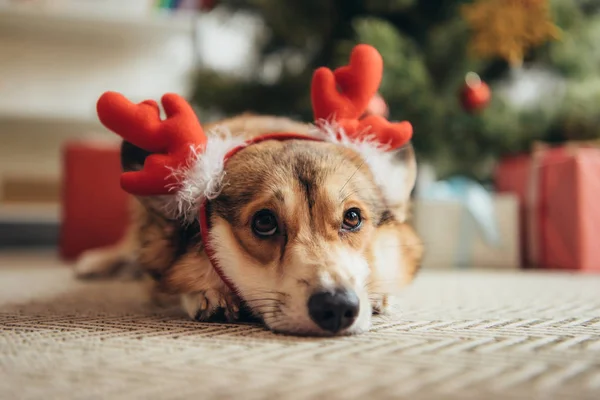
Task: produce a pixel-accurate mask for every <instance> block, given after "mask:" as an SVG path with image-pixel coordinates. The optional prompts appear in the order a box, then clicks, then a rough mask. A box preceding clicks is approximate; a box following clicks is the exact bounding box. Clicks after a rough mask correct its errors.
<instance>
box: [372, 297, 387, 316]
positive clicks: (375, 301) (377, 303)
mask: <svg viewBox="0 0 600 400" xmlns="http://www.w3.org/2000/svg"><path fill="white" fill-rule="evenodd" d="M371 308H372V309H373V314H386V313H387V312H388V311H389V309H390V299H389V296H388V295H385V294H384V295H381V296H377V297H375V298H372V299H371Z"/></svg>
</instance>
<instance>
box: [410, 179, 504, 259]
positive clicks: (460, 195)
mask: <svg viewBox="0 0 600 400" xmlns="http://www.w3.org/2000/svg"><path fill="white" fill-rule="evenodd" d="M419 197H420V198H424V199H429V200H442V201H456V202H459V203H460V204H461V205H462V206H463V209H464V210H465V212H466V218H462V219H461V227H460V232H459V235H460V236H459V248H458V250H457V255H456V260H455V262H456V264H457V265H458V266H467V265H468V264H469V261H470V254H471V244H472V243H473V240H474V238H475V236H476V235H477V229H479V231H480V233H481V235H482V237H483V239H484V240H485V242H486V243H487V244H489V245H490V246H493V247H497V246H500V244H501V240H500V232H499V228H498V222H497V220H496V210H495V207H494V198H493V195H492V193H490V192H489V191H488V190H486V189H485V188H484V187H483V186H482V185H481V184H479V183H478V182H476V181H474V180H472V179H468V178H465V177H462V176H457V177H453V178H450V179H447V180H443V181H436V182H433V183H430V184H429V185H427V186H426V187H425V188H423V190H422V191H421V193H420V195H419Z"/></svg>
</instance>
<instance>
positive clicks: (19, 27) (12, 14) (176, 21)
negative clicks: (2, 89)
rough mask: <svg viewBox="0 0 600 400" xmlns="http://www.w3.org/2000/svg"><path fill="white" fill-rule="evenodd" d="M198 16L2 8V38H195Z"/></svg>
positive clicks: (0, 30)
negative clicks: (172, 36)
mask: <svg viewBox="0 0 600 400" xmlns="http://www.w3.org/2000/svg"><path fill="white" fill-rule="evenodd" d="M195 20H196V14H194V13H192V12H180V13H152V12H151V11H150V10H149V11H148V13H147V14H132V13H129V14H128V13H125V14H119V13H117V12H114V11H110V12H109V11H102V12H100V11H97V12H81V11H76V12H75V11H69V10H68V9H65V10H63V9H55V8H40V7H36V8H34V7H32V6H22V5H21V6H19V5H1V4H0V35H2V34H10V35H19V36H22V35H35V36H38V37H42V38H45V37H47V36H48V35H50V36H56V35H62V36H70V37H73V35H76V36H77V37H81V36H85V37H88V38H89V37H90V36H95V37H98V38H108V37H116V38H119V39H122V40H127V39H132V38H137V39H146V40H147V39H148V37H149V36H151V37H156V36H168V35H173V34H187V35H189V34H191V33H193V30H194V23H195Z"/></svg>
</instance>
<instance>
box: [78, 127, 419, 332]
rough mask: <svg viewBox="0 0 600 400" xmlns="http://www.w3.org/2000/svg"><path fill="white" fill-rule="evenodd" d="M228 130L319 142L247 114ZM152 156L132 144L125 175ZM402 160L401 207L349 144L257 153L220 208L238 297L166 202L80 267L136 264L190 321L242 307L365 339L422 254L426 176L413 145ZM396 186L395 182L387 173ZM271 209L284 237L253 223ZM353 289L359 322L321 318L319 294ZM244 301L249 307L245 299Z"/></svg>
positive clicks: (216, 227)
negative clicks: (418, 191)
mask: <svg viewBox="0 0 600 400" xmlns="http://www.w3.org/2000/svg"><path fill="white" fill-rule="evenodd" d="M216 125H218V126H220V127H221V129H223V128H225V129H227V130H228V131H229V132H231V134H232V135H233V136H234V137H235V136H243V137H244V138H245V139H247V138H250V137H253V136H256V135H260V134H264V133H268V132H282V131H286V132H290V131H292V132H298V133H306V134H310V133H309V131H310V129H313V128H312V127H311V126H309V125H305V124H300V123H296V122H294V121H291V120H288V119H284V118H275V117H263V116H253V115H242V116H239V117H236V118H233V119H228V120H224V121H220V122H219V123H218V124H213V126H206V127H205V131H206V132H209V134H210V132H211V131H212V130H213V128H215V126H216ZM146 155H147V153H145V152H144V151H143V150H141V149H138V148H136V147H134V146H132V145H130V144H128V143H124V144H123V148H122V163H123V168H124V169H125V170H137V169H140V168H141V166H142V165H143V161H144V159H145V157H146ZM394 157H395V158H394V159H393V163H394V168H395V169H396V170H397V171H400V174H396V175H395V176H394V177H393V178H392V176H393V175H391V174H390V175H388V176H390V178H389V179H394V182H389V184H390V185H392V186H393V187H392V190H393V191H394V192H395V193H396V196H395V198H394V200H393V201H390V197H389V196H386V194H385V191H386V190H389V189H390V188H389V187H385V188H382V187H381V184H380V183H378V182H380V181H381V179H382V176H375V174H377V173H379V174H381V173H382V171H373V168H372V167H371V168H370V167H369V160H365V157H364V155H362V154H360V153H358V152H356V151H355V150H353V149H352V148H349V147H347V146H341V145H339V144H335V143H327V142H313V141H297V140H290V141H283V142H277V141H267V142H262V143H259V144H255V145H252V146H249V147H247V148H245V149H243V150H242V151H240V152H239V153H237V154H236V155H235V156H234V157H233V158H232V159H230V160H229V161H228V163H227V165H226V169H225V173H226V175H225V178H224V179H225V181H224V185H223V187H222V189H221V190H220V193H219V194H218V196H216V198H214V199H213V200H211V201H210V202H209V210H210V213H211V217H210V219H211V224H212V229H211V238H212V240H213V243H212V244H213V247H214V249H215V251H216V258H217V260H218V261H219V262H220V264H221V266H222V268H223V270H224V272H225V273H226V275H227V276H228V277H229V278H230V279H231V280H232V281H233V283H234V284H235V286H236V287H237V288H238V289H239V297H238V296H236V295H234V294H233V293H231V291H230V290H229V289H228V287H227V286H226V285H224V283H223V282H222V281H221V279H220V278H219V276H218V275H217V274H216V273H215V271H214V269H213V267H212V265H211V264H210V262H209V260H208V259H207V257H206V255H205V254H204V252H203V244H202V243H201V240H200V236H199V227H198V224H197V222H191V223H187V222H186V221H183V220H181V219H178V218H171V217H170V216H169V213H166V212H165V211H164V199H163V198H160V197H156V198H139V199H136V200H135V201H134V202H133V204H132V222H131V225H130V229H129V233H128V234H127V235H126V236H125V238H124V239H123V240H122V241H121V242H120V243H118V244H117V245H116V246H114V247H111V248H106V249H99V250H92V251H90V252H88V253H86V254H84V255H83V257H82V258H81V259H80V260H79V262H78V265H77V267H76V271H77V273H78V274H79V275H80V276H83V277H85V276H102V275H108V274H112V273H114V272H115V271H116V266H117V265H132V264H134V265H136V266H138V267H139V268H140V269H141V270H142V271H144V272H146V273H147V274H148V275H149V276H150V277H152V279H153V280H154V282H155V293H160V294H161V296H162V295H171V296H177V297H179V298H180V301H181V304H182V306H183V308H184V309H185V311H186V312H187V314H188V315H189V316H190V317H191V318H194V319H197V320H202V321H204V320H208V319H210V318H211V317H213V316H214V315H215V314H217V313H225V315H226V316H227V318H228V319H230V320H235V319H236V318H237V316H238V312H239V310H240V307H241V306H242V305H245V306H247V307H248V308H249V309H250V311H251V312H252V314H254V315H255V316H256V317H258V318H260V319H261V320H263V321H264V323H265V324H266V326H267V327H268V328H270V329H271V330H273V331H277V332H283V333H289V334H302V335H327V334H332V333H336V334H354V333H359V332H364V331H366V330H368V329H369V327H370V324H371V316H372V314H373V313H379V312H383V311H385V309H386V307H387V305H388V303H389V297H390V296H392V295H393V294H394V293H395V292H396V291H398V290H399V289H400V288H402V287H403V286H405V285H406V284H408V283H409V282H411V280H412V278H413V276H414V275H415V273H416V271H417V270H418V267H419V264H420V261H421V256H422V245H421V242H420V240H419V238H418V237H417V235H416V234H415V232H414V230H413V229H412V227H411V226H410V225H409V224H408V223H407V217H408V212H409V197H410V193H411V191H412V189H413V186H414V183H415V178H416V163H415V159H414V154H413V151H412V148H411V147H410V146H408V147H406V148H404V149H402V150H401V151H399V152H398V153H397V154H396V155H395V156H394ZM384 180H385V176H384ZM349 209H358V210H360V215H361V218H362V224H361V226H360V229H358V230H356V231H353V232H350V231H344V230H342V229H341V228H340V227H341V226H342V224H343V220H344V215H345V212H346V211H347V210H349ZM260 210H271V211H272V212H273V213H274V214H275V216H276V218H277V225H278V227H277V230H278V233H277V234H276V235H273V236H272V237H268V238H263V237H258V236H257V235H255V234H254V233H253V231H252V226H251V225H252V218H253V216H254V215H255V214H256V213H257V212H258V211H260ZM339 290H345V291H348V292H351V293H355V294H356V296H357V297H358V299H359V308H358V310H359V311H358V315H357V316H356V318H355V320H353V322H352V324H351V325H350V326H348V327H346V328H345V329H340V330H333V331H328V330H324V329H322V328H321V327H320V326H319V325H318V324H316V323H315V322H314V320H313V319H311V316H310V315H309V312H308V306H307V304H308V302H309V299H310V298H311V296H312V295H313V294H315V293H317V292H335V291H339ZM240 297H241V299H240Z"/></svg>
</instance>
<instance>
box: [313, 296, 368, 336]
mask: <svg viewBox="0 0 600 400" xmlns="http://www.w3.org/2000/svg"><path fill="white" fill-rule="evenodd" d="M359 309H360V302H359V300H358V296H357V295H356V293H354V292H353V291H350V290H337V291H335V292H333V293H331V292H319V293H315V294H313V295H312V296H310V298H309V299H308V313H309V315H310V318H311V319H312V320H313V321H315V323H316V324H317V325H319V326H320V327H321V328H323V329H325V330H326V331H329V332H333V333H336V332H339V331H341V330H342V329H346V328H347V327H349V326H350V325H352V323H353V322H354V321H355V320H356V317H357V316H358V311H359Z"/></svg>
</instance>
